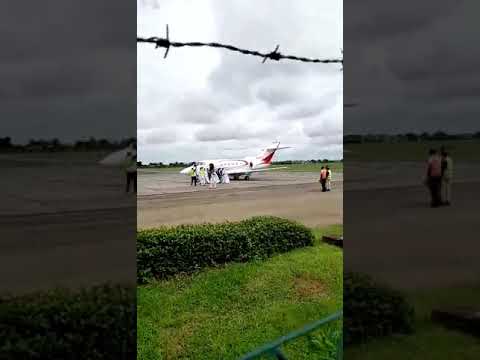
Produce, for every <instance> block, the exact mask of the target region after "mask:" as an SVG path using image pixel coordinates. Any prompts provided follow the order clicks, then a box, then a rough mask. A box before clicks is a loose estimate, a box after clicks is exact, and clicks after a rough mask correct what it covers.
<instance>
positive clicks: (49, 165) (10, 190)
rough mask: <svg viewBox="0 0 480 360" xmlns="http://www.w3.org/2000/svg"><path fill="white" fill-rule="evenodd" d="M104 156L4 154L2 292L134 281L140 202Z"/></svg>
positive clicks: (0, 179) (0, 245) (0, 210)
mask: <svg viewBox="0 0 480 360" xmlns="http://www.w3.org/2000/svg"><path fill="white" fill-rule="evenodd" d="M101 157H102V154H96V153H79V154H75V153H68V154H61V153H56V154H55V153H54V154H11V155H0V161H1V164H2V176H1V177H0V186H1V188H2V201H0V274H2V275H1V281H0V293H24V292H31V291H35V290H40V289H48V288H52V287H72V288H77V287H79V286H83V285H93V284H100V283H104V282H122V283H123V282H126V283H135V282H136V245H135V236H136V211H137V210H136V195H135V194H134V193H131V194H125V190H124V174H123V172H122V171H121V170H119V169H114V168H113V169H112V168H106V167H102V166H98V165H97V164H96V161H97V160H99V159H100V158H101Z"/></svg>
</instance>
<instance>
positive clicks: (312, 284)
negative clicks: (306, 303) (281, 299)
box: [293, 275, 327, 299]
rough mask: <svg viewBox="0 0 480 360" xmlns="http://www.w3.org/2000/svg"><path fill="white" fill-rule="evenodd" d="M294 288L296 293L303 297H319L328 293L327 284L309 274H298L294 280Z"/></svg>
mask: <svg viewBox="0 0 480 360" xmlns="http://www.w3.org/2000/svg"><path fill="white" fill-rule="evenodd" d="M293 289H294V291H295V295H296V296H297V297H299V298H301V299H306V298H312V297H315V298H318V297H324V296H326V295H327V289H326V287H325V285H324V284H323V283H322V282H321V281H320V280H318V279H314V278H311V277H309V276H308V275H300V276H297V277H296V278H295V279H294V280H293Z"/></svg>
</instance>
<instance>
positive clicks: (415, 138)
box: [343, 131, 480, 144]
mask: <svg viewBox="0 0 480 360" xmlns="http://www.w3.org/2000/svg"><path fill="white" fill-rule="evenodd" d="M478 139H480V131H478V132H476V133H468V134H447V133H446V132H443V131H436V132H434V133H428V132H423V133H419V134H416V133H413V132H410V133H405V134H398V135H386V134H367V135H345V136H344V137H343V143H344V144H361V143H398V142H422V141H448V140H478Z"/></svg>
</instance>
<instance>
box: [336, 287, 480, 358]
mask: <svg viewBox="0 0 480 360" xmlns="http://www.w3.org/2000/svg"><path fill="white" fill-rule="evenodd" d="M409 299H410V301H411V303H412V304H413V305H414V306H415V311H416V312H417V320H416V332H415V334H413V335H408V336H395V337H388V338H385V339H380V340H376V341H372V342H370V343H368V344H365V345H361V346H356V347H352V348H351V349H347V351H346V352H345V358H347V359H352V360H356V359H359V360H360V359H369V360H383V359H389V360H405V359H435V360H452V359H455V360H457V359H459V360H460V359H461V360H474V359H479V358H480V356H479V354H480V341H479V340H478V338H474V337H473V336H469V335H465V334H464V333H462V332H458V331H453V330H447V329H445V328H443V327H442V326H440V325H437V324H434V323H432V322H431V321H430V320H429V317H430V313H431V311H432V309H434V308H438V307H442V306H447V307H448V306H453V307H455V306H459V305H460V306H467V307H468V306H472V307H476V308H478V304H479V303H480V287H477V288H457V289H448V290H435V291H428V292H416V293H412V294H410V295H409Z"/></svg>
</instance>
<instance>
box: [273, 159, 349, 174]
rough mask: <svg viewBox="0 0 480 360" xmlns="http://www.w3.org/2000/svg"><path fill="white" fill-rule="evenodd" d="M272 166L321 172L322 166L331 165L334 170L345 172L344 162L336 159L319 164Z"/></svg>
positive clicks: (290, 169) (289, 169)
mask: <svg viewBox="0 0 480 360" xmlns="http://www.w3.org/2000/svg"><path fill="white" fill-rule="evenodd" d="M272 166H275V167H276V166H282V167H283V166H286V167H287V169H285V170H286V171H299V172H310V171H311V172H320V169H321V168H322V166H329V167H330V169H331V170H332V172H343V162H341V161H335V162H328V163H317V164H310V163H308V164H292V165H272Z"/></svg>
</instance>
